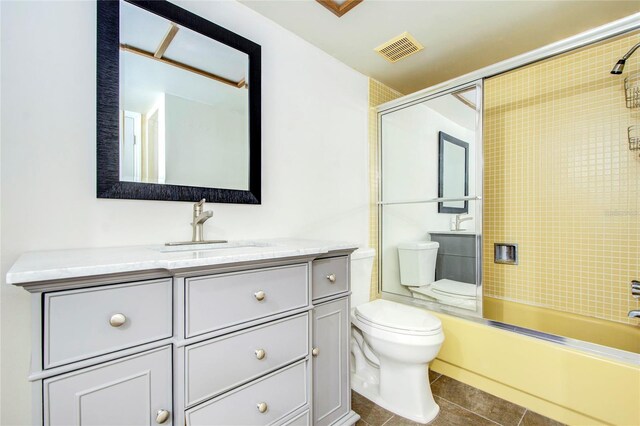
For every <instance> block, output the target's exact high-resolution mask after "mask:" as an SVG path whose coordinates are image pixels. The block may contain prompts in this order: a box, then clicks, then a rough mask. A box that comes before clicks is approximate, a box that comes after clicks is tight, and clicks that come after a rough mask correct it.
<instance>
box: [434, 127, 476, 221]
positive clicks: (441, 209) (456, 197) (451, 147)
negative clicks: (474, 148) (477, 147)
mask: <svg viewBox="0 0 640 426" xmlns="http://www.w3.org/2000/svg"><path fill="white" fill-rule="evenodd" d="M438 140H439V143H438V147H439V149H438V152H439V154H438V198H450V199H452V200H451V201H443V202H440V203H438V213H458V214H461V213H468V212H469V201H468V200H460V198H464V197H466V196H467V195H469V144H468V143H467V142H463V141H461V140H460V139H458V138H454V137H453V136H451V135H449V134H446V133H445V132H439V133H438Z"/></svg>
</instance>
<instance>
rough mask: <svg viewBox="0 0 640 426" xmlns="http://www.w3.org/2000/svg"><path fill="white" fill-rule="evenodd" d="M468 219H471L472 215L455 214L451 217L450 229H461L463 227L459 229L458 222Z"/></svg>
mask: <svg viewBox="0 0 640 426" xmlns="http://www.w3.org/2000/svg"><path fill="white" fill-rule="evenodd" d="M468 220H473V216H470V215H469V214H467V213H463V214H457V215H456V216H455V218H453V219H451V230H452V231H463V229H460V224H462V222H466V221H468Z"/></svg>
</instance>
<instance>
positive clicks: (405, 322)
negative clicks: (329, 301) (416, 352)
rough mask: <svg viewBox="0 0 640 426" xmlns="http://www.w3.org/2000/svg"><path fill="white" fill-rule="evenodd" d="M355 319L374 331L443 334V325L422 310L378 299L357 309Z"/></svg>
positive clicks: (419, 334)
mask: <svg viewBox="0 0 640 426" xmlns="http://www.w3.org/2000/svg"><path fill="white" fill-rule="evenodd" d="M355 317H356V318H357V320H358V321H359V322H361V323H363V324H366V325H368V326H369V327H372V328H374V329H378V330H383V331H388V332H391V333H398V334H404V335H410V336H433V335H437V334H440V333H442V323H441V322H440V320H439V319H438V318H436V317H435V316H433V315H431V314H429V313H427V312H425V311H423V310H422V309H418V308H414V307H411V306H406V305H401V307H399V306H398V305H397V304H396V303H393V302H389V301H386V300H382V299H378V300H375V301H373V302H369V303H365V304H364V305H360V306H358V307H356V308H355Z"/></svg>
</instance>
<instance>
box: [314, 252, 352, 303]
mask: <svg viewBox="0 0 640 426" xmlns="http://www.w3.org/2000/svg"><path fill="white" fill-rule="evenodd" d="M348 262H349V256H339V257H329V258H327V259H316V260H314V261H313V273H312V279H313V281H312V284H311V287H312V292H311V295H312V298H313V299H314V300H315V299H321V298H323V297H327V296H331V295H333V294H338V293H343V292H345V291H348V290H349V267H348V264H349V263H348Z"/></svg>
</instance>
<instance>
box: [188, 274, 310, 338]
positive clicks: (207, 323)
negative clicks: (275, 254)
mask: <svg viewBox="0 0 640 426" xmlns="http://www.w3.org/2000/svg"><path fill="white" fill-rule="evenodd" d="M185 287H186V296H185V300H186V304H187V306H186V309H185V317H186V318H185V328H186V330H185V333H186V336H187V337H192V336H197V335H199V334H203V333H206V332H209V331H214V330H219V329H222V328H225V327H229V326H232V325H237V324H241V323H243V322H247V321H251V320H255V319H259V318H264V317H267V316H269V315H274V314H278V313H281V312H286V311H289V310H292V309H295V308H302V307H304V306H307V305H308V303H309V300H308V299H309V280H308V267H307V264H306V263H305V264H299V265H292V266H282V267H276V268H265V269H254V270H250V271H242V272H236V273H230V274H220V275H210V276H206V277H197V278H188V279H187V280H186V284H185Z"/></svg>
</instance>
